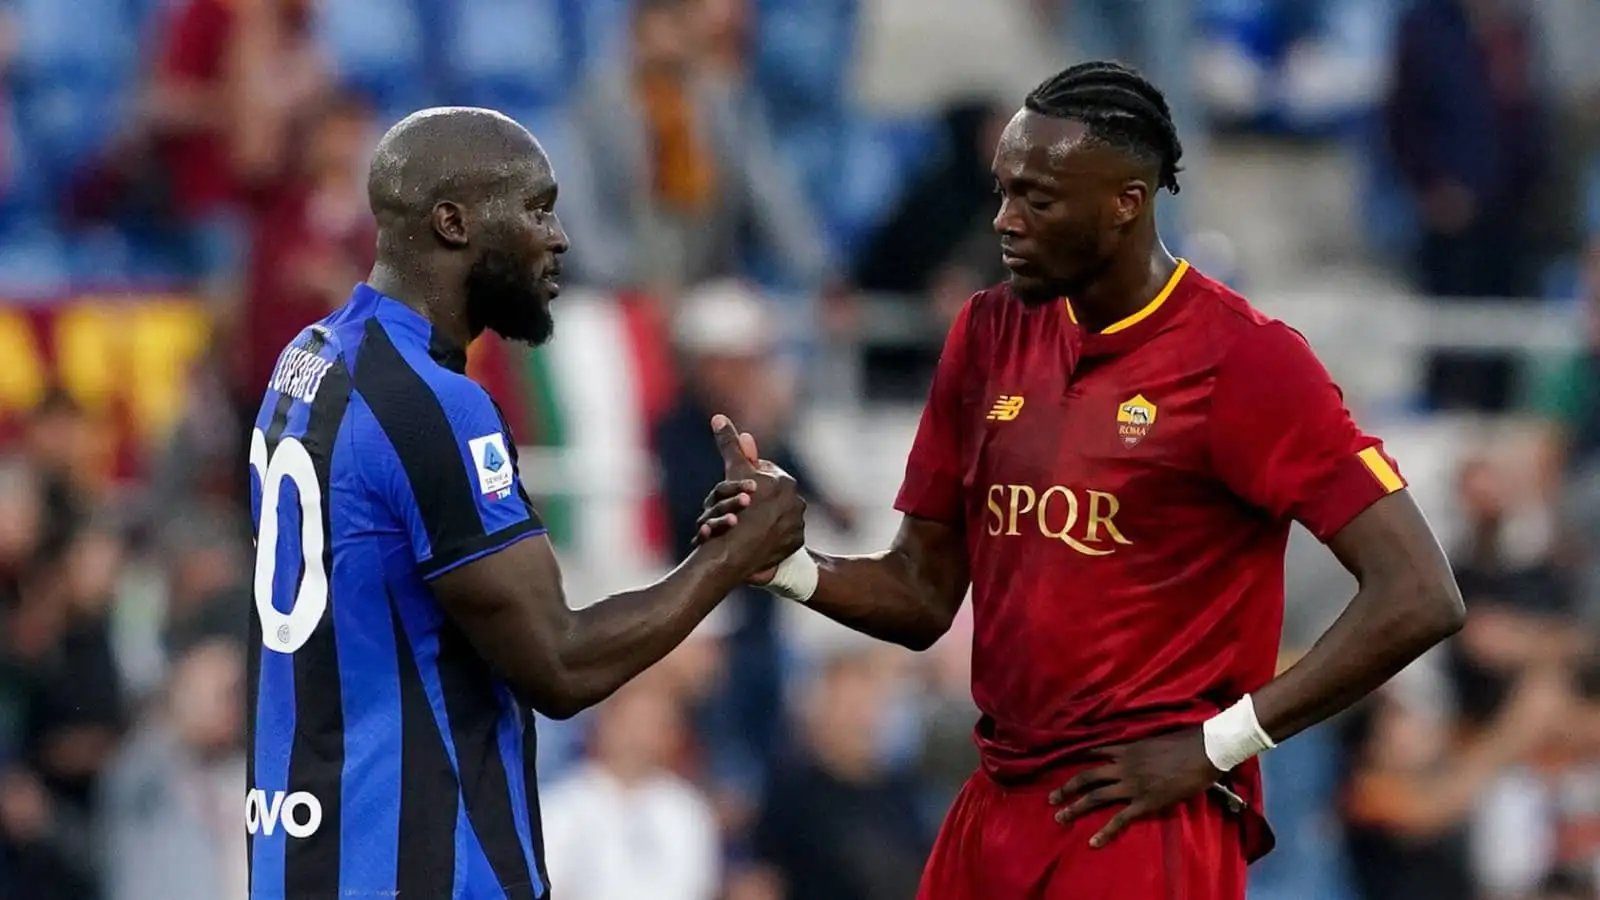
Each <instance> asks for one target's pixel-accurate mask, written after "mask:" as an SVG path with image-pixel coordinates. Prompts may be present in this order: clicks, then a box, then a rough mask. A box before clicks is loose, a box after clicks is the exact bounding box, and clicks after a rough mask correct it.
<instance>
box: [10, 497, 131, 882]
mask: <svg viewBox="0 0 1600 900" xmlns="http://www.w3.org/2000/svg"><path fill="white" fill-rule="evenodd" d="M121 566H122V544H121V540H120V538H119V537H118V536H117V535H116V534H115V533H114V532H111V531H108V530H106V529H103V528H100V527H92V528H89V529H87V530H84V531H82V532H79V533H77V534H75V535H74V536H73V537H72V538H71V539H69V540H68V541H66V542H65V543H64V544H62V545H60V546H58V547H56V548H53V549H52V550H50V551H49V552H47V554H46V555H45V556H43V557H37V558H36V559H35V560H34V562H33V564H32V565H31V566H30V567H29V569H28V575H27V577H26V579H25V581H24V582H23V584H22V587H21V591H20V602H19V604H18V606H17V607H16V609H15V610H13V611H12V612H11V613H10V616H9V621H8V625H9V627H8V628H7V633H6V637H7V647H6V648H5V649H6V656H7V659H8V662H9V665H10V667H11V671H12V672H13V673H16V674H17V675H19V676H20V677H21V679H22V684H23V686H24V687H23V700H22V708H21V715H22V718H21V733H20V743H21V746H20V750H21V759H20V760H19V762H21V763H22V768H20V769H14V770H12V771H10V772H9V773H7V774H5V775H4V776H0V782H3V785H0V854H3V855H5V856H7V857H9V858H10V860H11V864H12V866H13V867H14V870H15V871H16V873H17V876H18V878H19V880H20V881H21V882H22V883H24V884H28V885H29V886H30V893H29V896H41V897H62V898H69V897H70V898H91V897H93V896H95V893H94V890H93V883H94V881H95V879H96V872H95V868H94V864H95V861H94V860H93V858H92V857H91V856H90V852H89V851H90V848H91V842H92V834H91V828H92V825H91V822H92V816H93V814H94V812H95V810H94V806H93V797H94V792H95V786H96V784H97V782H98V779H99V776H100V773H101V770H102V769H103V767H104V766H105V764H106V762H107V761H108V760H109V758H110V757H111V755H112V754H113V753H114V752H115V751H116V747H117V742H118V740H119V739H120V737H121V732H122V728H123V723H124V721H125V711H124V709H123V706H122V698H121V681H120V674H119V672H118V671H117V667H116V661H115V659H114V658H113V656H112V652H111V644H110V635H109V630H108V627H107V622H106V610H107V606H108V604H109V603H110V602H111V599H112V597H111V592H112V589H113V585H114V581H115V579H116V577H117V576H118V574H119V572H120V570H121ZM33 891H37V893H36V894H35V893H33Z"/></svg>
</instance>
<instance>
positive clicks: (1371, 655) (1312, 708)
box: [1251, 581, 1461, 741]
mask: <svg viewBox="0 0 1600 900" xmlns="http://www.w3.org/2000/svg"><path fill="white" fill-rule="evenodd" d="M1460 603H1461V601H1460V595H1459V594H1457V593H1455V591H1454V586H1453V584H1444V585H1423V584H1416V583H1410V584H1407V583H1404V582H1398V581H1385V582H1374V583H1373V584H1371V585H1363V586H1362V588H1361V590H1359V591H1358V592H1357V593H1356V596H1355V599H1353V600H1351V601H1350V606H1349V608H1347V609H1346V610H1345V611H1344V614H1343V615H1341V616H1339V618H1338V619H1337V620H1336V621H1335V622H1334V623H1333V625H1332V626H1331V627H1330V628H1329V629H1328V631H1327V633H1326V634H1324V635H1323V636H1322V638H1321V639H1320V640H1318V641H1317V642H1316V644H1314V645H1313V646H1312V648H1311V650H1310V651H1308V652H1307V653H1306V655H1305V656H1304V657H1302V658H1301V659H1300V660H1299V661H1298V662H1296V663H1295V664H1294V665H1292V666H1290V667H1289V668H1288V669H1287V670H1285V671H1284V672H1283V673H1282V674H1281V675H1279V676H1278V677H1277V678H1275V679H1273V680H1272V681H1271V682H1269V683H1268V684H1267V685H1266V686H1265V687H1263V688H1261V690H1259V691H1256V692H1255V693H1254V694H1253V695H1252V698H1251V699H1252V701H1253V702H1254V705H1255V711H1256V716H1257V717H1258V719H1259V720H1260V722H1261V727H1262V728H1263V729H1264V730H1265V731H1266V732H1267V734H1268V735H1269V736H1271V738H1272V739H1273V740H1274V741H1283V740H1285V739H1287V738H1289V737H1292V736H1293V735H1295V734H1298V733H1300V732H1301V731H1304V730H1305V729H1307V728H1310V727H1311V726H1313V725H1316V724H1318V723H1319V722H1322V721H1324V720H1326V719H1328V718H1329V717H1331V716H1333V715H1335V714H1337V713H1339V712H1342V711H1343V710H1345V709H1347V708H1348V707H1349V706H1350V705H1351V704H1353V703H1355V702H1356V701H1357V700H1359V699H1361V698H1362V697H1365V696H1366V695H1367V694H1369V693H1371V692H1372V691H1373V690H1375V689H1377V688H1378V687H1379V686H1380V685H1382V684H1383V683H1384V682H1385V681H1388V680H1389V679H1390V678H1392V677H1394V676H1395V674H1397V673H1398V672H1399V671H1400V670H1401V669H1403V668H1405V667H1406V666H1407V665H1409V664H1410V663H1411V662H1412V661H1413V660H1415V659H1416V658H1417V657H1419V656H1421V655H1422V654H1423V653H1424V652H1426V651H1427V650H1428V649H1429V648H1431V647H1432V646H1433V645H1435V644H1437V643H1438V642H1439V641H1441V640H1443V639H1444V638H1446V637H1448V636H1450V635H1451V634H1453V633H1454V632H1455V631H1456V630H1457V629H1459V628H1460V621H1461V605H1460Z"/></svg>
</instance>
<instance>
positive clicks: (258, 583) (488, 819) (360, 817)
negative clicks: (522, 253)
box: [245, 284, 548, 900]
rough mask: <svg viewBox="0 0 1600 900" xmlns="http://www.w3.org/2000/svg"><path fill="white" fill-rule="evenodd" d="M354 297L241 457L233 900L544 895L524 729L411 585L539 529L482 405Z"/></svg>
mask: <svg viewBox="0 0 1600 900" xmlns="http://www.w3.org/2000/svg"><path fill="white" fill-rule="evenodd" d="M465 363H466V354H465V351H464V350H463V349H462V348H460V347H455V346H451V345H448V344H447V343H446V342H445V341H444V340H443V339H442V338H441V337H440V336H439V335H437V334H436V333H435V332H434V330H433V328H432V327H431V325H430V324H429V323H428V321H427V320H426V319H424V318H423V317H422V316H420V315H419V314H418V313H416V312H415V311H413V310H412V309H410V308H409V307H407V306H405V305H403V304H401V303H399V302H397V301H395V300H393V299H392V298H389V297H385V296H383V295H382V294H380V293H378V292H377V291H375V290H373V289H372V288H370V287H368V286H367V285H364V284H363V285H359V286H357V287H356V289H355V292H354V293H353V295H352V296H351V298H350V301H349V302H348V303H347V304H345V305H344V306H343V307H341V308H339V309H338V310H337V311H335V312H334V313H332V314H331V315H329V316H328V317H327V318H325V319H323V320H322V321H320V322H318V323H317V324H315V325H312V326H311V327H309V328H307V329H306V330H305V331H303V332H302V333H301V334H300V336H299V337H297V338H296V339H295V340H294V342H293V343H291V344H290V346H289V347H287V348H286V349H285V350H284V351H283V354H282V356H281V357H280V358H279V361H278V365H277V368H276V369H275V370H274V372H273V375H272V378H271V381H270V383H269V384H268V386H267V392H266V397H265V399H264V400H263V401H262V404H261V410H260V412H259V414H258V415H257V417H256V423H255V429H254V431H253V432H252V434H251V437H250V474H251V506H252V511H253V513H254V516H255V525H256V563H255V584H254V595H255V612H254V614H252V616H251V623H252V640H251V643H250V650H251V660H250V663H251V665H250V679H249V702H250V704H251V708H252V709H253V711H254V712H253V715H252V716H251V717H250V724H251V728H250V742H251V754H250V760H249V776H248V783H247V784H246V791H247V795H246V799H245V826H246V830H247V833H248V835H249V845H250V896H251V898H252V900H313V898H315V900H334V898H345V897H371V898H377V897H396V896H398V897H400V898H406V897H415V898H419V900H424V898H425V900H434V898H456V900H465V898H472V900H480V898H494V900H499V898H505V900H534V898H540V897H544V896H546V894H547V890H546V885H547V881H548V879H547V878H546V876H545V871H544V864H543V860H542V853H541V836H540V824H539V804H538V797H537V788H536V785H535V782H534V728H533V722H532V721H531V714H530V713H529V712H527V711H526V710H525V709H524V708H523V707H522V706H521V705H520V704H519V703H518V701H517V700H516V699H515V698H514V697H513V695H512V693H511V691H510V689H509V688H508V687H507V685H506V684H505V682H504V681H503V680H502V679H501V678H500V677H499V675H498V674H497V673H496V672H494V671H493V670H492V669H490V668H489V666H488V664H487V663H486V662H485V661H484V660H483V659H482V658H481V657H480V656H479V655H478V654H477V653H476V652H475V651H474V649H473V648H472V646H471V645H470V644H469V643H468V642H467V639H466V637H465V635H463V633H462V632H461V631H460V630H459V629H457V628H456V626H455V625H454V624H453V623H452V622H451V620H450V619H449V618H448V617H447V616H446V615H445V613H444V611H443V610H442V609H441V608H440V607H439V605H438V603H437V602H436V601H435V600H434V598H433V595H432V593H431V591H430V589H429V586H428V581H429V579H430V578H433V577H435V576H437V575H439V574H441V573H444V572H447V571H449V570H450V569H452V568H454V567H456V566H459V565H461V564H463V563H466V562H469V561H471V560H473V559H476V558H479V557H481V556H485V555H487V554H491V553H494V552H495V551H497V550H499V549H501V548H503V547H505V546H507V545H509V544H511V543H513V542H515V541H518V540H521V539H523V538H526V537H529V536H531V535H538V534H542V533H543V531H544V529H543V527H542V526H541V524H540V521H539V517H538V515H537V514H536V513H535V512H534V510H533V507H532V504H531V503H530V502H529V500H528V497H527V494H526V493H525V492H524V491H523V489H522V486H521V483H520V481H519V479H518V475H517V456H516V446H515V444H514V443H513V442H512V440H511V436H510V434H509V433H508V431H509V430H508V428H507V427H506V424H505V420H504V418H503V417H502V416H501V414H500V411H499V409H498V407H496V405H495V404H494V401H493V400H492V399H491V398H490V397H489V395H488V394H487V393H486V392H485V391H484V390H483V388H482V387H480V386H479V385H478V384H476V383H475V382H473V381H472V380H471V379H469V378H467V377H466V375H465V374H464V370H465Z"/></svg>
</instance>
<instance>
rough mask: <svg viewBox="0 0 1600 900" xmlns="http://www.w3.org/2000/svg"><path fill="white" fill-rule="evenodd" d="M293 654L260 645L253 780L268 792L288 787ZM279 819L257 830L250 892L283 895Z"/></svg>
mask: <svg viewBox="0 0 1600 900" xmlns="http://www.w3.org/2000/svg"><path fill="white" fill-rule="evenodd" d="M294 727H295V716H294V657H292V656H286V655H284V654H282V653H279V652H277V651H276V650H271V649H268V648H265V647H263V648H262V651H261V689H260V694H259V697H258V702H257V704H256V753H255V759H256V783H255V784H253V785H250V787H254V788H259V789H260V790H262V791H265V792H266V793H267V794H268V795H269V796H270V795H271V794H272V793H273V792H274V791H287V790H288V789H289V751H290V750H291V749H292V748H293V746H294ZM286 849H287V843H286V835H285V833H284V831H283V829H282V822H281V821H280V822H279V827H278V828H277V829H275V830H274V832H273V834H272V835H271V836H270V837H269V836H268V835H267V834H266V833H264V832H257V834H256V839H255V856H254V859H253V860H252V861H251V865H252V866H253V867H254V873H253V880H254V883H253V885H252V890H251V893H252V894H254V895H255V896H258V897H269V898H273V897H282V896H283V876H284V860H285V855H284V851H285V850H286Z"/></svg>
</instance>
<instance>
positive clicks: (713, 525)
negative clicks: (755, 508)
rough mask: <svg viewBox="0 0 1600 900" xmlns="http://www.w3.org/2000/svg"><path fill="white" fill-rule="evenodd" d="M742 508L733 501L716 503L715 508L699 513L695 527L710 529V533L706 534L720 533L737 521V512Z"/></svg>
mask: <svg viewBox="0 0 1600 900" xmlns="http://www.w3.org/2000/svg"><path fill="white" fill-rule="evenodd" d="M742 509H744V508H742V506H739V504H738V503H733V501H728V503H718V504H717V508H715V509H707V511H706V512H704V514H701V519H699V522H698V524H696V528H698V530H710V535H707V536H715V535H720V533H723V532H726V530H728V528H731V527H733V525H734V524H736V522H738V519H739V512H741V511H742Z"/></svg>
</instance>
